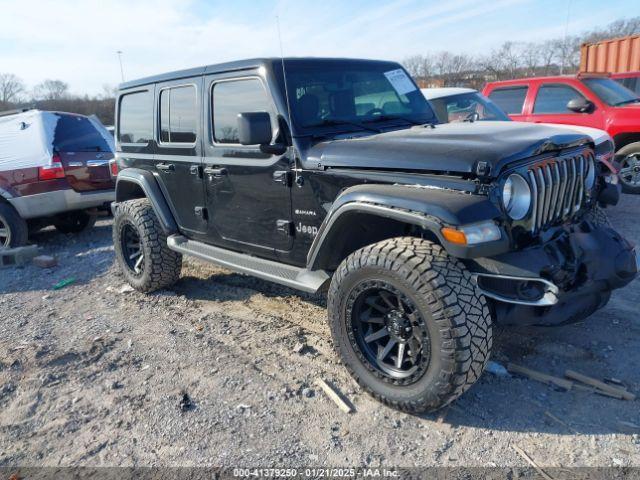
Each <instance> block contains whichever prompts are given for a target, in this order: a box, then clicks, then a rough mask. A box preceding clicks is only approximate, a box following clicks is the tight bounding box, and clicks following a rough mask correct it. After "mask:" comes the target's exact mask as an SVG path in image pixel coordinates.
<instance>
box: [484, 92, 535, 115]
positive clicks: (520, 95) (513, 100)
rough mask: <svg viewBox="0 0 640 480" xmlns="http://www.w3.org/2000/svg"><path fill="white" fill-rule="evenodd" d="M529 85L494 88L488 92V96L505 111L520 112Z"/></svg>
mask: <svg viewBox="0 0 640 480" xmlns="http://www.w3.org/2000/svg"><path fill="white" fill-rule="evenodd" d="M528 89H529V87H526V86H523V87H508V88H496V89H495V90H493V91H492V92H491V93H490V94H489V98H490V99H491V100H492V101H493V103H495V104H496V105H498V106H499V107H500V108H501V109H502V110H504V111H505V112H506V113H515V114H518V113H522V107H523V106H524V99H525V98H526V97H527V90H528Z"/></svg>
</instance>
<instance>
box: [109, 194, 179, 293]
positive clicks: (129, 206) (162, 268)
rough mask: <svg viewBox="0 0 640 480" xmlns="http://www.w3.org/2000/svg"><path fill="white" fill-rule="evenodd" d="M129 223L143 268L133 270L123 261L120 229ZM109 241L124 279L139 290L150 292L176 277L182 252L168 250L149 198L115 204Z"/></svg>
mask: <svg viewBox="0 0 640 480" xmlns="http://www.w3.org/2000/svg"><path fill="white" fill-rule="evenodd" d="M126 225H129V226H132V227H133V228H134V229H135V230H136V231H137V233H138V235H139V238H140V246H141V250H142V252H143V257H144V258H143V265H142V267H143V269H142V272H141V274H138V275H137V274H136V273H135V272H134V271H133V270H132V269H131V268H130V267H129V265H128V264H127V262H126V260H125V258H124V254H123V247H122V241H121V240H122V238H121V235H122V232H123V231H124V228H125V226H126ZM113 245H114V248H115V254H116V259H117V262H118V265H119V266H120V269H121V270H122V273H123V275H124V277H125V278H126V280H127V282H128V283H129V284H130V285H131V286H132V287H133V288H135V289H136V290H138V291H140V292H152V291H154V290H159V289H162V288H165V287H168V286H170V285H173V284H174V283H175V282H176V281H177V280H178V278H180V271H181V270H182V255H181V254H180V253H178V252H174V251H173V250H170V249H169V247H168V246H167V236H166V234H165V233H164V232H163V230H162V227H161V226H160V222H158V217H157V216H156V214H155V212H154V211H153V207H152V206H151V202H149V200H147V199H146V198H143V199H136V200H128V201H126V202H122V203H120V204H119V205H118V208H117V211H116V215H115V219H114V222H113Z"/></svg>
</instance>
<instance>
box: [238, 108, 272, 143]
mask: <svg viewBox="0 0 640 480" xmlns="http://www.w3.org/2000/svg"><path fill="white" fill-rule="evenodd" d="M272 137H273V131H272V130H271V117H270V116H269V114H268V113H267V112H244V113H239V114H238V138H239V139H240V144H241V145H269V144H270V143H271V139H272Z"/></svg>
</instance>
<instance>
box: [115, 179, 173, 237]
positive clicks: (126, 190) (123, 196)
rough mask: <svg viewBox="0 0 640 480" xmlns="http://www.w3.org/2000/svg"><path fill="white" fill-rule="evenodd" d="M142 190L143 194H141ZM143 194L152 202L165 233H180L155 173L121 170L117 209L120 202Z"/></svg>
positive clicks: (117, 186) (118, 182)
mask: <svg viewBox="0 0 640 480" xmlns="http://www.w3.org/2000/svg"><path fill="white" fill-rule="evenodd" d="M133 186H135V187H134V188H132V187H133ZM140 190H142V193H143V195H140V193H139V192H140ZM142 196H144V197H146V198H148V199H149V201H150V202H151V206H152V207H153V210H154V212H155V214H156V216H157V217H158V221H159V222H160V225H161V226H162V230H163V231H164V233H165V234H167V235H173V234H174V233H178V224H177V223H176V220H175V218H174V216H173V213H172V212H171V209H170V208H169V204H168V203H167V200H166V199H165V198H164V195H163V194H162V190H161V189H160V185H159V184H158V181H157V180H156V178H155V176H154V175H153V173H151V172H148V171H146V170H142V169H140V168H126V169H124V170H121V171H120V173H118V178H117V180H116V203H115V209H117V204H118V203H120V202H124V201H126V200H132V199H134V198H141V197H142Z"/></svg>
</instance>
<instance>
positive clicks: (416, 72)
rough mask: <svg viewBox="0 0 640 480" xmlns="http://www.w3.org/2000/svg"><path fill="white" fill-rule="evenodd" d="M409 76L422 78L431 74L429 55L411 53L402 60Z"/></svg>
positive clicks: (431, 60) (431, 63) (431, 59)
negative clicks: (411, 54)
mask: <svg viewBox="0 0 640 480" xmlns="http://www.w3.org/2000/svg"><path fill="white" fill-rule="evenodd" d="M402 63H403V65H404V67H405V68H406V69H407V70H408V71H409V73H410V74H411V76H413V77H415V78H418V79H423V78H428V77H430V76H431V75H433V63H434V62H433V58H432V57H431V55H426V56H425V55H413V56H411V57H407V58H405V59H404V61H403V62H402Z"/></svg>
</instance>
